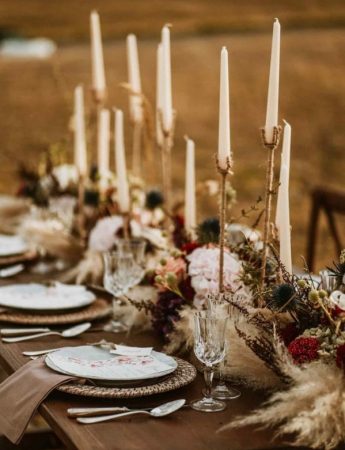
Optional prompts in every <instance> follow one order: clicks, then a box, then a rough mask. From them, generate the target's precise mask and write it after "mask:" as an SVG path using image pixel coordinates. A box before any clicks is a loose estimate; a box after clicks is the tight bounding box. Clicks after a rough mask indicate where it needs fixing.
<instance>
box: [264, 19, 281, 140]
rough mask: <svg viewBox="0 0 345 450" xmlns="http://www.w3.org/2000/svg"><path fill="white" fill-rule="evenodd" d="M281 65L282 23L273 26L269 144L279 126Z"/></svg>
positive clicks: (266, 127) (275, 23)
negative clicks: (274, 129)
mask: <svg viewBox="0 0 345 450" xmlns="http://www.w3.org/2000/svg"><path fill="white" fill-rule="evenodd" d="M279 65H280V23H279V21H278V19H275V21H274V24H273V36H272V48H271V65H270V77H269V83H268V95H267V110H266V124H265V135H266V141H267V142H268V143H272V142H273V128H274V127H276V126H278V103H279Z"/></svg>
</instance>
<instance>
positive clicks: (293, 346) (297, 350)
mask: <svg viewBox="0 0 345 450" xmlns="http://www.w3.org/2000/svg"><path fill="white" fill-rule="evenodd" d="M319 347H320V344H319V341H318V340H317V339H316V338H312V337H299V338H297V339H295V340H294V341H292V342H291V343H290V344H289V346H288V351H289V353H290V354H291V356H292V358H293V360H294V363H295V364H304V363H309V362H311V361H314V360H315V359H318V357H319V355H318V350H319Z"/></svg>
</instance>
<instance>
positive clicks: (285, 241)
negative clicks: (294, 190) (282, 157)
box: [279, 164, 292, 273]
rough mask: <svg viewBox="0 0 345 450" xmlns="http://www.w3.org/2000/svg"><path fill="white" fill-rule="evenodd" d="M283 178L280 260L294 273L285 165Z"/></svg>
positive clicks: (287, 176) (287, 181) (287, 177)
mask: <svg viewBox="0 0 345 450" xmlns="http://www.w3.org/2000/svg"><path fill="white" fill-rule="evenodd" d="M281 176H282V184H281V187H280V189H281V214H280V217H279V240H280V260H281V262H282V263H283V265H284V266H285V268H286V270H287V271H288V272H289V273H292V261H291V226H290V205H289V173H288V168H287V166H286V165H285V164H283V165H282V169H281Z"/></svg>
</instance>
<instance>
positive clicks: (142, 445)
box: [0, 275, 296, 450]
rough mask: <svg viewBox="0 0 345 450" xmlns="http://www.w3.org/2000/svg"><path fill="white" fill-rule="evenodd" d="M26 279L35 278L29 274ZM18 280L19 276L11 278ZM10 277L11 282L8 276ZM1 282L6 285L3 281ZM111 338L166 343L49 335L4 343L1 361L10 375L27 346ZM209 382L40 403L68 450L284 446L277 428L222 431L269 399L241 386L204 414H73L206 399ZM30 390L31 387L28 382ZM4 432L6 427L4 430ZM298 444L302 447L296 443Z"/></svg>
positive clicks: (54, 397) (56, 397) (146, 336)
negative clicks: (89, 421)
mask: <svg viewBox="0 0 345 450" xmlns="http://www.w3.org/2000/svg"><path fill="white" fill-rule="evenodd" d="M19 279H20V281H22V282H27V281H28V280H30V281H32V280H33V277H32V276H31V277H30V276H28V275H24V276H21V277H20V278H19ZM11 281H12V282H13V280H11ZM7 282H8V281H7ZM1 284H5V283H4V282H3V281H2V282H1ZM100 339H106V340H107V341H112V342H115V343H116V342H118V343H120V342H127V343H128V344H132V345H139V346H152V345H153V346H155V348H157V349H159V346H160V345H161V344H160V343H159V342H158V341H157V339H155V338H154V336H153V334H152V333H143V334H137V335H132V336H130V337H129V338H126V337H125V336H124V335H118V334H114V333H105V332H88V333H85V334H84V335H82V336H80V337H78V338H75V339H70V340H68V341H67V340H63V339H61V338H60V337H58V336H49V337H45V338H42V339H40V340H39V341H37V340H34V341H28V342H21V343H18V344H4V343H0V364H1V365H2V367H3V368H4V369H5V371H6V372H7V373H8V374H11V373H13V372H14V371H16V370H18V369H19V368H20V367H21V366H22V365H23V364H25V363H26V362H28V358H26V357H24V356H23V355H22V351H24V350H39V349H48V348H56V347H61V346H65V345H82V344H86V343H90V342H96V341H99V340H100ZM203 386H204V383H203V378H202V376H201V375H198V377H197V379H196V380H195V381H194V382H193V383H192V384H190V385H189V386H187V387H185V388H182V389H180V390H176V391H173V392H170V393H166V394H161V395H156V396H152V397H145V398H141V399H136V400H135V399H133V400H123V401H113V400H112V401H110V400H109V401H106V400H95V399H90V398H86V397H85V398H84V397H77V396H72V395H68V394H63V393H61V392H58V391H56V392H54V393H53V394H51V395H50V396H49V398H48V399H47V400H46V401H45V402H44V403H43V404H42V405H41V406H40V408H39V412H40V414H41V415H42V416H43V417H44V419H45V420H46V421H47V422H48V424H49V425H50V426H51V428H52V430H53V431H54V432H55V433H56V435H57V436H58V437H59V438H60V439H61V441H62V442H63V443H64V445H65V446H66V447H67V448H68V449H73V450H75V449H78V450H230V449H231V450H254V449H262V450H264V449H271V448H274V449H278V448H280V449H283V448H288V447H286V446H285V447H284V446H283V445H282V441H275V442H272V437H273V431H272V430H266V431H257V430H255V429H253V428H246V429H244V428H242V429H237V430H228V431H224V432H221V433H217V430H218V429H219V428H220V427H221V426H222V425H224V424H226V423H228V422H230V421H231V419H232V418H233V417H235V416H237V415H239V414H248V413H249V412H250V411H252V410H253V409H254V408H256V407H258V406H259V404H260V403H261V402H262V401H263V400H264V394H263V393H259V392H253V391H251V390H248V389H244V388H240V389H241V391H242V396H241V397H240V398H238V399H236V400H232V401H230V402H228V407H227V409H226V410H225V411H223V412H219V413H201V412H197V411H194V410H192V409H190V408H185V409H182V410H180V411H177V412H176V413H174V414H173V415H171V416H169V417H165V418H161V419H154V418H149V417H140V416H138V417H132V418H124V419H121V420H118V421H113V422H108V423H100V424H96V425H81V424H78V423H77V422H76V421H75V420H74V419H69V418H68V417H67V413H66V410H67V408H69V407H80V406H110V405H122V406H130V407H140V406H141V407H147V406H156V405H159V404H161V403H164V402H166V401H170V400H174V399H178V398H186V399H187V402H189V401H191V400H193V399H196V398H200V396H201V390H202V388H203ZM28 389H30V386H28ZM0 432H1V430H0ZM295 448H296V447H295Z"/></svg>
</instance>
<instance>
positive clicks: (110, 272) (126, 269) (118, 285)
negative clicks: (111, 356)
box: [103, 252, 137, 333]
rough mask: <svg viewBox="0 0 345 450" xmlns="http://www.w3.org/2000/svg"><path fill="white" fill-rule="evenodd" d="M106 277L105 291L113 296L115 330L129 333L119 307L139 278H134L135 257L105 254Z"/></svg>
mask: <svg viewBox="0 0 345 450" xmlns="http://www.w3.org/2000/svg"><path fill="white" fill-rule="evenodd" d="M103 260H104V277H103V284H104V287H105V289H106V290H107V291H108V292H110V293H111V294H113V296H114V300H113V316H114V321H113V330H112V331H115V332H119V333H120V332H122V331H127V329H128V327H127V325H126V324H125V323H124V322H123V321H122V320H121V319H122V315H121V314H119V308H118V307H119V306H122V304H123V301H122V300H121V296H123V295H125V294H126V293H127V292H128V290H129V289H130V288H131V287H132V286H133V283H135V282H136V279H137V277H136V276H133V272H134V271H133V267H134V266H135V264H134V260H133V256H132V255H131V254H128V253H124V254H122V253H120V252H107V253H104V254H103Z"/></svg>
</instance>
